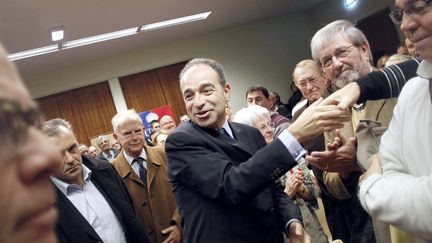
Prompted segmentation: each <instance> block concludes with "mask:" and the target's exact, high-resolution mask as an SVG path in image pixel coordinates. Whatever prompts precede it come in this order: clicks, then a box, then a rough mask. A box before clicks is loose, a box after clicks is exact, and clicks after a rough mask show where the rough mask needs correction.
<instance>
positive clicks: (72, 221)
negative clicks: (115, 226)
mask: <svg viewBox="0 0 432 243" xmlns="http://www.w3.org/2000/svg"><path fill="white" fill-rule="evenodd" d="M54 187H55V190H56V193H57V208H58V210H59V213H60V217H59V220H58V222H57V225H58V227H59V228H60V229H62V231H63V232H65V234H66V235H68V236H72V237H71V238H73V236H79V235H81V234H82V230H84V231H85V232H86V233H87V234H88V235H90V236H91V237H93V238H95V239H96V240H97V241H101V239H100V237H99V235H98V234H97V233H96V231H95V230H94V229H93V227H92V226H91V225H90V224H89V223H88V222H87V220H86V219H85V218H84V217H83V216H82V214H81V213H80V212H79V211H78V209H76V207H75V206H74V205H73V204H72V202H71V201H69V199H68V198H67V197H66V196H65V195H64V194H63V193H62V192H61V191H60V190H59V189H58V188H57V187H56V186H54Z"/></svg>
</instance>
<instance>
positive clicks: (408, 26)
mask: <svg viewBox="0 0 432 243" xmlns="http://www.w3.org/2000/svg"><path fill="white" fill-rule="evenodd" d="M400 28H401V30H402V31H403V32H405V33H411V32H413V30H415V29H416V28H417V21H416V20H415V18H413V17H411V16H410V15H408V14H406V13H404V15H403V16H402V23H401V27H400Z"/></svg>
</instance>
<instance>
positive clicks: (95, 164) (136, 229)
mask: <svg viewBox="0 0 432 243" xmlns="http://www.w3.org/2000/svg"><path fill="white" fill-rule="evenodd" d="M82 159H83V164H84V165H86V166H87V167H88V168H89V169H90V170H91V171H92V175H91V181H92V182H93V183H94V185H95V186H96V187H97V188H98V190H99V191H100V192H101V194H102V195H103V196H104V197H105V199H106V200H107V202H108V204H109V205H110V206H111V208H112V209H113V211H114V213H115V214H116V216H117V218H118V219H119V221H120V223H121V224H122V226H123V229H124V230H125V233H126V239H127V240H128V242H149V241H148V239H147V236H146V234H145V231H144V228H143V226H142V225H141V223H140V222H139V220H138V217H137V216H136V214H135V211H134V209H133V206H132V202H131V199H130V197H129V194H128V193H127V189H126V187H125V186H124V184H123V182H122V180H121V178H120V177H119V176H118V175H117V173H116V172H115V170H114V168H113V167H112V166H111V164H109V163H107V162H104V161H99V160H91V159H88V158H86V157H82ZM55 188H56V191H57V208H58V211H59V219H58V222H57V225H56V233H57V237H58V239H59V241H60V242H70V243H75V242H79V243H87V242H88V243H90V242H101V239H100V237H99V236H98V235H97V233H96V231H94V229H93V228H92V227H91V225H90V224H89V223H88V222H87V221H86V219H85V218H84V217H83V216H82V215H81V213H80V212H79V211H78V210H77V209H76V208H75V206H74V205H73V204H72V203H71V202H70V201H69V199H68V198H67V197H66V196H65V195H64V194H63V193H62V192H61V191H60V190H59V189H58V188H57V187H55Z"/></svg>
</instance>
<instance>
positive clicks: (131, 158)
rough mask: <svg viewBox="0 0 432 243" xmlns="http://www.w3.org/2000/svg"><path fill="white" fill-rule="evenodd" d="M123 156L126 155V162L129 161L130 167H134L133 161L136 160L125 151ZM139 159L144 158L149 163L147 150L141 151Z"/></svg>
mask: <svg viewBox="0 0 432 243" xmlns="http://www.w3.org/2000/svg"><path fill="white" fill-rule="evenodd" d="M123 155H124V157H125V159H126V161H127V162H128V163H129V164H130V165H132V162H133V160H134V159H135V157H132V156H129V155H128V154H126V152H125V151H123ZM139 157H141V158H143V159H145V160H146V161H147V154H146V152H145V149H142V150H141V153H140V155H139Z"/></svg>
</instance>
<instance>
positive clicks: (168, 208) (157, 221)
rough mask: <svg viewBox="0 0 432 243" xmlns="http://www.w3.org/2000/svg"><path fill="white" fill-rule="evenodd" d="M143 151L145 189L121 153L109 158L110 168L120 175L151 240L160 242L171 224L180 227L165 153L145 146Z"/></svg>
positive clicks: (154, 242) (161, 149)
mask: <svg viewBox="0 0 432 243" xmlns="http://www.w3.org/2000/svg"><path fill="white" fill-rule="evenodd" d="M145 151H146V153H147V188H146V187H145V185H144V183H143V182H142V181H141V179H140V177H139V176H138V175H137V174H136V173H135V172H134V170H133V169H132V167H131V165H130V164H129V163H128V162H127V161H126V158H125V157H124V154H123V152H121V153H120V154H119V155H118V156H117V158H116V159H115V160H114V161H113V165H114V168H115V169H116V171H117V173H118V174H119V175H120V176H121V177H122V179H123V182H124V183H125V185H126V187H127V189H128V191H129V194H130V195H131V197H132V201H133V204H134V207H135V210H136V212H137V215H138V217H139V219H140V220H141V222H142V223H143V225H144V228H145V230H146V234H147V236H148V238H149V239H150V241H151V242H153V243H156V242H162V241H163V240H164V239H165V238H166V237H165V236H163V235H162V234H161V231H162V230H163V229H165V228H167V227H169V226H170V225H172V224H177V225H178V226H179V227H180V214H179V212H178V209H177V205H176V202H175V198H174V194H173V192H172V188H171V184H170V183H169V182H168V177H167V172H166V155H165V151H164V150H163V148H155V147H148V146H146V147H145Z"/></svg>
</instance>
